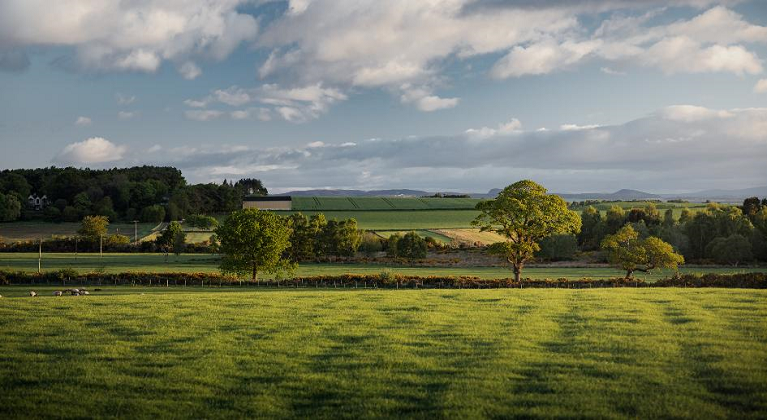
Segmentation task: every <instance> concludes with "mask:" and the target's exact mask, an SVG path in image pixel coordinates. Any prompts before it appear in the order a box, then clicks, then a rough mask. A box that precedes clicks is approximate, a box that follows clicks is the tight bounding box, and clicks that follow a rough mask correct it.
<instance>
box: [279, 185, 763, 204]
mask: <svg viewBox="0 0 767 420" xmlns="http://www.w3.org/2000/svg"><path fill="white" fill-rule="evenodd" d="M500 191H501V189H500V188H494V189H491V190H490V191H488V192H486V193H456V192H443V194H469V195H470V196H472V197H474V198H493V197H495V196H496V195H498V193H499V192H500ZM556 194H557V195H559V196H561V197H562V198H564V199H565V200H567V201H583V200H610V201H631V200H673V199H681V200H687V201H700V202H703V201H706V200H710V201H720V202H740V201H743V199H745V198H748V197H760V198H765V197H767V186H763V187H753V188H743V189H737V190H722V189H712V190H703V191H697V192H691V193H677V194H653V193H648V192H644V191H639V190H631V189H622V190H618V191H615V192H611V193H607V192H593V193H556ZM276 195H291V196H303V197H306V196H315V197H423V196H430V195H434V192H429V191H421V190H411V189H390V190H370V191H365V190H344V189H316V190H302V191H290V192H286V193H282V194H276Z"/></svg>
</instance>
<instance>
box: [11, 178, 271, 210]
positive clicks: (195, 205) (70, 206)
mask: <svg viewBox="0 0 767 420" xmlns="http://www.w3.org/2000/svg"><path fill="white" fill-rule="evenodd" d="M251 193H252V194H258V195H267V194H268V191H267V189H266V187H264V185H263V184H262V182H261V181H260V180H258V179H240V180H238V181H236V182H232V181H227V180H224V181H223V182H222V183H221V184H216V183H209V184H194V185H189V184H187V182H186V180H185V179H184V177H183V176H182V174H181V171H179V170H178V169H176V168H172V167H157V166H140V167H132V168H120V169H118V168H115V169H105V170H96V169H78V168H72V167H67V168H57V167H49V168H38V169H12V170H3V171H2V172H0V221H2V222H8V221H14V220H19V219H22V220H30V219H43V220H46V221H51V222H61V221H66V222H76V221H80V220H82V218H83V217H85V216H106V217H108V218H109V220H111V221H118V220H125V221H132V220H141V221H142V222H161V221H164V220H168V221H169V220H178V219H182V218H184V217H186V216H188V215H193V214H213V213H221V212H231V211H234V210H236V209H238V208H240V207H241V206H242V199H243V197H244V196H245V195H248V194H251ZM32 194H34V195H37V196H38V197H42V196H46V197H47V200H48V202H47V205H45V206H44V208H43V209H42V210H40V211H36V210H34V209H31V208H28V206H27V198H28V197H29V196H30V195H32Z"/></svg>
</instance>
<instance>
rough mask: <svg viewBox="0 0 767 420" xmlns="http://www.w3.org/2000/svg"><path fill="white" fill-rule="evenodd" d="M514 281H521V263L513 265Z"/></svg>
mask: <svg viewBox="0 0 767 420" xmlns="http://www.w3.org/2000/svg"><path fill="white" fill-rule="evenodd" d="M514 281H516V282H517V283H519V282H521V281H522V266H521V265H515V266H514Z"/></svg>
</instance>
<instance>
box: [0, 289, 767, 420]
mask: <svg viewBox="0 0 767 420" xmlns="http://www.w3.org/2000/svg"><path fill="white" fill-rule="evenodd" d="M19 289H20V288H16V287H5V288H0V293H2V294H3V295H6V296H7V295H8V294H9V293H10V294H19V293H18V292H19V291H20V290H19ZM161 290H162V289H158V288H155V289H137V288H129V287H123V288H108V289H106V290H104V291H103V292H95V294H94V295H91V296H87V297H62V298H54V297H48V296H45V297H38V298H29V297H26V298H21V297H19V298H3V299H2V300H0V354H1V355H2V357H0V417H2V418H17V417H19V418H22V417H29V418H32V417H34V418H40V417H63V418H71V417H104V416H118V417H129V418H144V417H187V418H189V417H192V418H214V417H237V418H242V417H280V418H295V417H298V418H360V417H395V416H396V417H430V418H433V417H452V418H476V417H508V416H526V417H601V418H616V417H617V418H621V417H639V418H648V417H685V418H701V417H704V418H724V417H730V418H733V417H742V418H764V417H765V416H767V322H765V320H766V319H767V291H759V290H721V289H719V290H691V289H664V290H655V289H652V290H647V289H607V290H604V289H603V290H421V291H391V290H389V291H381V290H379V291H372V290H367V291H359V290H358V291H349V290H347V291H307V290H302V291H295V290H294V291H276V290H272V291H237V290H234V289H219V290H215V289H210V290H203V291H204V292H193V291H191V290H187V291H185V292H181V291H178V290H179V289H175V290H176V291H174V292H171V293H164V292H162V291H161ZM214 290H215V291H214ZM138 292H143V293H145V294H138ZM126 293H127V294H126ZM47 294H48V293H46V295H47Z"/></svg>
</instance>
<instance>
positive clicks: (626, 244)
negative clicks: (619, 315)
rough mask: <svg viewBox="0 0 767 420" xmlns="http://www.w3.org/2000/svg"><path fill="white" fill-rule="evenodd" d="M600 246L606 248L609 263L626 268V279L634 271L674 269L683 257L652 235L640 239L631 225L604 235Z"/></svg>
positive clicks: (682, 261) (681, 262) (682, 262)
mask: <svg viewBox="0 0 767 420" xmlns="http://www.w3.org/2000/svg"><path fill="white" fill-rule="evenodd" d="M602 248H603V249H605V250H607V252H608V259H609V260H610V263H612V264H613V265H614V266H616V267H619V268H622V269H623V270H626V278H627V279H628V278H631V276H632V274H633V273H634V271H643V272H648V271H651V270H654V269H656V268H674V269H675V268H677V266H678V265H679V264H684V257H682V256H681V255H679V254H677V253H676V252H674V248H673V247H672V246H671V245H669V244H668V243H666V242H664V241H663V240H662V239H659V238H656V237H654V236H651V237H649V238H647V239H640V238H639V233H637V231H636V230H634V228H633V227H631V225H625V226H623V227H622V228H621V229H620V230H619V231H618V232H616V233H615V234H614V235H608V236H607V237H605V239H604V240H603V241H602Z"/></svg>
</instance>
